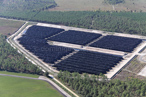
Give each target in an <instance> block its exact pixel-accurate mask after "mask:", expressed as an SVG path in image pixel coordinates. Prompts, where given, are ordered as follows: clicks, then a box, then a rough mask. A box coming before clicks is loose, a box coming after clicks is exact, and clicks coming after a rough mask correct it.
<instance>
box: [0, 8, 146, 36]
mask: <svg viewBox="0 0 146 97" xmlns="http://www.w3.org/2000/svg"><path fill="white" fill-rule="evenodd" d="M0 16H1V17H5V18H14V19H23V20H30V21H36V22H44V23H52V24H61V25H66V26H74V27H81V28H88V29H96V30H103V31H111V32H119V33H129V34H139V35H146V13H143V12H139V13H136V12H125V11H121V12H115V11H113V12H110V11H100V10H97V11H69V12H57V11H56V12H50V11H26V12H22V11H13V12H11V11H5V12H1V13H0Z"/></svg>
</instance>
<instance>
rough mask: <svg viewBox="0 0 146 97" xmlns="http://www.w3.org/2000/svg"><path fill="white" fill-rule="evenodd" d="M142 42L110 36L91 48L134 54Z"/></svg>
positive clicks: (95, 43)
mask: <svg viewBox="0 0 146 97" xmlns="http://www.w3.org/2000/svg"><path fill="white" fill-rule="evenodd" d="M141 42H142V40H141V39H136V38H128V37H120V36H113V35H108V36H105V37H103V38H102V39H100V40H99V41H96V42H94V43H93V44H91V45H90V46H92V47H98V48H104V49H111V50H117V51H124V52H132V51H133V50H134V48H136V47H137V45H138V44H140V43H141Z"/></svg>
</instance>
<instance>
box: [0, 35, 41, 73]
mask: <svg viewBox="0 0 146 97" xmlns="http://www.w3.org/2000/svg"><path fill="white" fill-rule="evenodd" d="M0 70H6V71H10V72H22V73H31V74H43V72H42V71H41V70H40V69H39V68H38V67H37V66H35V65H33V64H32V63H31V62H29V61H28V60H27V59H26V58H25V57H24V56H22V55H21V54H19V53H18V52H17V50H15V49H13V48H12V47H11V46H10V45H9V44H8V43H7V42H6V36H3V35H0Z"/></svg>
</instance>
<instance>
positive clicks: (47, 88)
mask: <svg viewBox="0 0 146 97" xmlns="http://www.w3.org/2000/svg"><path fill="white" fill-rule="evenodd" d="M0 95H1V97H63V96H62V95H61V94H60V93H59V92H58V91H56V90H55V89H54V88H53V87H52V86H51V85H49V84H48V83H47V82H44V81H40V80H31V79H23V78H14V77H8V76H0Z"/></svg>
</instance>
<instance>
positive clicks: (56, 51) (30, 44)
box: [18, 26, 74, 63]
mask: <svg viewBox="0 0 146 97" xmlns="http://www.w3.org/2000/svg"><path fill="white" fill-rule="evenodd" d="M49 29H50V30H49ZM60 31H62V30H60V29H59V30H58V29H57V30H56V28H47V27H38V26H32V27H31V28H29V29H28V30H27V31H26V33H25V34H24V35H23V36H22V37H21V38H19V39H18V41H19V43H20V44H21V45H22V46H23V47H24V48H25V49H27V50H29V51H30V52H32V53H33V54H34V55H36V56H38V58H40V59H42V60H43V61H44V62H46V63H54V62H55V61H57V60H58V59H60V58H61V57H63V56H65V55H67V54H69V53H71V52H73V51H74V50H73V49H71V48H65V47H60V46H52V45H49V44H48V43H47V40H45V38H47V37H49V36H51V35H54V34H55V33H58V32H60Z"/></svg>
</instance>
